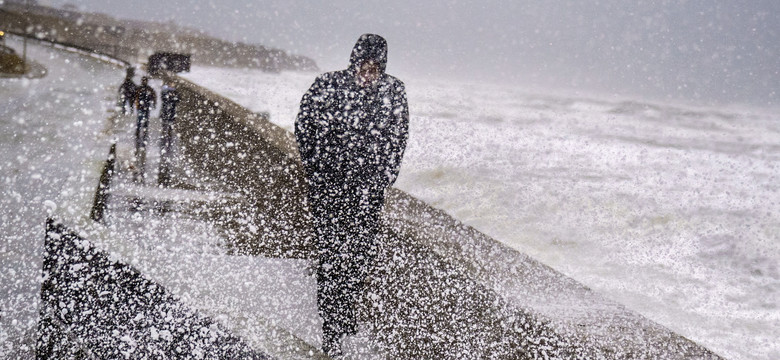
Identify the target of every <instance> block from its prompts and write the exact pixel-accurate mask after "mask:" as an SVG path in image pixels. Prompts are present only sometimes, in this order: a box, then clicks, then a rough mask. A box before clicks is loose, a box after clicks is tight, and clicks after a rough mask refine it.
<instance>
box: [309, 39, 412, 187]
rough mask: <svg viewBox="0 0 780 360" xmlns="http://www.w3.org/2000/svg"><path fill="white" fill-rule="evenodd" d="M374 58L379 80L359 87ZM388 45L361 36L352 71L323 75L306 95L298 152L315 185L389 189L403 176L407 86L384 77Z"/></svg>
mask: <svg viewBox="0 0 780 360" xmlns="http://www.w3.org/2000/svg"><path fill="white" fill-rule="evenodd" d="M368 60H373V61H375V62H376V63H377V64H378V65H379V69H380V74H379V78H378V79H377V80H376V81H375V82H374V83H373V84H372V85H370V86H366V87H363V86H361V85H359V84H358V83H357V73H358V69H359V68H360V66H361V64H362V63H363V62H365V61H368ZM386 67H387V42H386V41H385V39H383V38H382V37H381V36H378V35H373V34H366V35H363V36H361V37H360V38H359V39H358V41H357V43H356V44H355V47H354V48H353V49H352V54H351V56H350V63H349V67H348V68H347V69H346V70H341V71H334V72H329V73H325V74H322V75H320V76H319V77H317V79H316V80H315V81H314V83H313V84H312V85H311V87H310V88H309V90H308V91H307V92H306V94H304V96H303V99H302V100H301V108H300V112H299V113H298V118H297V119H296V121H295V136H296V140H297V142H298V151H299V153H300V155H301V161H302V162H303V166H304V169H305V172H306V177H307V180H308V182H309V186H310V187H315V188H318V187H322V186H325V187H330V188H333V187H339V188H352V189H355V188H358V189H368V190H373V191H384V189H385V188H387V187H389V186H391V185H392V184H393V183H394V182H395V179H396V178H397V177H398V171H399V168H400V166H401V159H402V158H403V153H404V150H405V149H406V140H407V138H408V131H409V130H408V129H409V110H408V105H407V100H406V90H405V88H404V83H403V82H401V81H400V80H398V79H397V78H395V77H393V76H391V75H388V74H386V73H385V69H386Z"/></svg>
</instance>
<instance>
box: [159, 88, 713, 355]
mask: <svg viewBox="0 0 780 360" xmlns="http://www.w3.org/2000/svg"><path fill="white" fill-rule="evenodd" d="M170 80H173V81H176V82H177V83H178V89H179V90H180V92H181V96H182V101H181V103H180V105H179V110H178V113H179V115H178V116H179V118H178V120H177V121H178V123H177V126H178V131H179V134H180V137H181V149H182V153H183V155H184V158H185V159H186V160H185V162H186V163H187V165H186V167H187V168H188V169H189V170H188V171H195V172H198V174H197V176H196V177H202V178H204V179H209V181H210V182H211V183H213V184H218V185H217V186H219V187H221V189H220V190H221V191H227V192H236V193H240V194H242V196H243V197H244V199H245V201H244V202H243V205H241V206H239V207H236V208H234V209H233V210H230V211H226V212H225V213H224V214H222V215H221V216H222V217H223V218H224V219H226V220H225V221H223V225H224V226H226V227H228V228H231V229H232V233H233V234H235V236H234V238H233V239H232V243H231V246H233V248H234V249H235V251H238V252H240V253H246V254H252V255H258V256H271V257H308V256H309V254H310V253H311V246H310V243H311V241H310V234H309V232H308V230H307V223H308V217H307V215H306V211H305V205H304V197H303V194H304V181H303V178H302V171H301V166H300V161H299V159H298V156H297V150H296V145H295V142H294V138H293V136H292V134H290V133H289V132H286V131H285V130H283V129H281V128H279V127H277V126H275V125H274V124H272V123H270V122H269V121H268V119H267V118H266V117H265V116H263V115H261V114H255V113H252V112H251V111H249V110H247V109H245V108H243V107H241V106H239V105H237V104H235V103H233V102H232V101H230V100H228V99H225V98H223V97H221V96H219V95H217V94H214V93H212V92H210V91H208V90H206V89H204V88H202V87H199V86H197V85H196V84H193V83H191V82H188V81H186V80H183V79H180V78H170ZM247 214H251V216H250V217H251V219H250V221H243V222H242V221H231V219H238V218H243V219H246V217H247ZM384 221H385V226H384V228H385V231H384V233H383V234H382V243H383V244H384V246H383V248H382V251H381V254H380V257H379V259H378V263H377V266H376V269H375V271H374V273H373V275H372V276H371V278H370V282H369V286H368V294H367V295H366V299H364V300H365V301H363V304H362V307H361V318H362V320H363V321H364V322H365V324H367V326H368V329H367V330H368V331H370V332H371V333H372V334H373V336H374V337H375V338H376V339H377V341H378V343H379V345H380V347H381V348H382V349H383V351H384V352H386V353H387V354H389V356H390V357H392V358H517V359H535V358H550V357H553V358H554V357H558V358H587V359H591V358H607V359H614V358H621V359H626V358H628V359H633V358H636V359H639V358H642V359H644V358H647V359H654V358H664V359H677V358H712V359H715V358H719V357H718V356H717V355H715V354H713V353H712V352H710V351H709V350H707V349H705V348H703V347H701V346H699V345H697V344H695V343H693V342H692V341H690V340H688V339H686V338H684V337H682V336H680V335H678V334H675V333H673V332H671V331H670V330H668V329H666V328H664V327H662V326H660V325H659V324H656V323H654V322H652V321H650V320H648V319H646V318H644V317H642V316H641V315H638V314H636V313H634V312H632V311H630V310H627V309H625V308H624V307H623V306H621V305H619V304H617V303H614V302H612V301H610V300H608V299H605V298H603V297H601V296H599V295H598V294H596V293H594V292H593V291H591V290H590V289H588V288H586V287H585V286H583V285H581V284H579V283H577V282H576V281H574V280H572V279H570V278H568V277H566V276H564V275H562V274H560V273H558V272H556V271H555V270H553V269H551V268H549V267H547V266H545V265H543V264H541V263H539V262H537V261H535V260H534V259H531V258H530V257H528V256H526V255H524V254H521V253H519V252H517V251H515V250H513V249H511V248H509V247H507V246H506V245H503V244H501V243H499V242H497V241H496V240H494V239H491V238H489V237H488V236H486V235H484V234H482V233H480V232H478V231H476V230H475V229H473V228H471V227H468V226H465V225H464V224H462V223H460V222H459V221H457V220H456V219H454V218H452V217H450V216H449V215H447V214H446V213H444V212H443V211H440V210H437V209H434V208H432V207H430V206H429V205H427V204H425V203H424V202H422V201H420V200H418V199H415V198H414V197H412V196H410V195H408V194H406V193H404V192H402V191H400V190H397V189H390V190H389V193H388V196H387V202H386V209H385V213H384ZM252 229H259V231H258V230H255V231H250V230H252Z"/></svg>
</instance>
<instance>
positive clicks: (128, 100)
mask: <svg viewBox="0 0 780 360" xmlns="http://www.w3.org/2000/svg"><path fill="white" fill-rule="evenodd" d="M119 102H120V104H121V106H122V114H123V115H127V114H132V113H133V97H132V96H124V95H122V96H120V97H119Z"/></svg>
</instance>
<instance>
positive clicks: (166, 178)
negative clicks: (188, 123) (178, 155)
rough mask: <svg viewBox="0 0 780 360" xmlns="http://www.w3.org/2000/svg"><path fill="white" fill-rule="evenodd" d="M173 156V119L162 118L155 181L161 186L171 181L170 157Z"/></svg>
mask: <svg viewBox="0 0 780 360" xmlns="http://www.w3.org/2000/svg"><path fill="white" fill-rule="evenodd" d="M172 157H173V121H171V120H166V119H162V129H161V134H160V172H159V177H158V178H157V183H158V184H160V185H163V186H168V185H170V182H171V174H170V170H171V158H172Z"/></svg>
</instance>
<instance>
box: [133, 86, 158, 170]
mask: <svg viewBox="0 0 780 360" xmlns="http://www.w3.org/2000/svg"><path fill="white" fill-rule="evenodd" d="M156 107H157V93H155V92H154V89H152V87H151V86H149V78H148V77H146V76H144V77H142V78H141V86H139V87H138V89H136V91H135V108H136V109H137V110H138V121H137V122H136V127H135V161H136V169H135V174H134V177H133V179H134V180H135V181H139V180H140V181H143V179H144V177H145V176H146V175H145V173H146V171H145V170H146V143H147V140H148V139H149V112H150V111H151V109H154V108H156Z"/></svg>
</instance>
